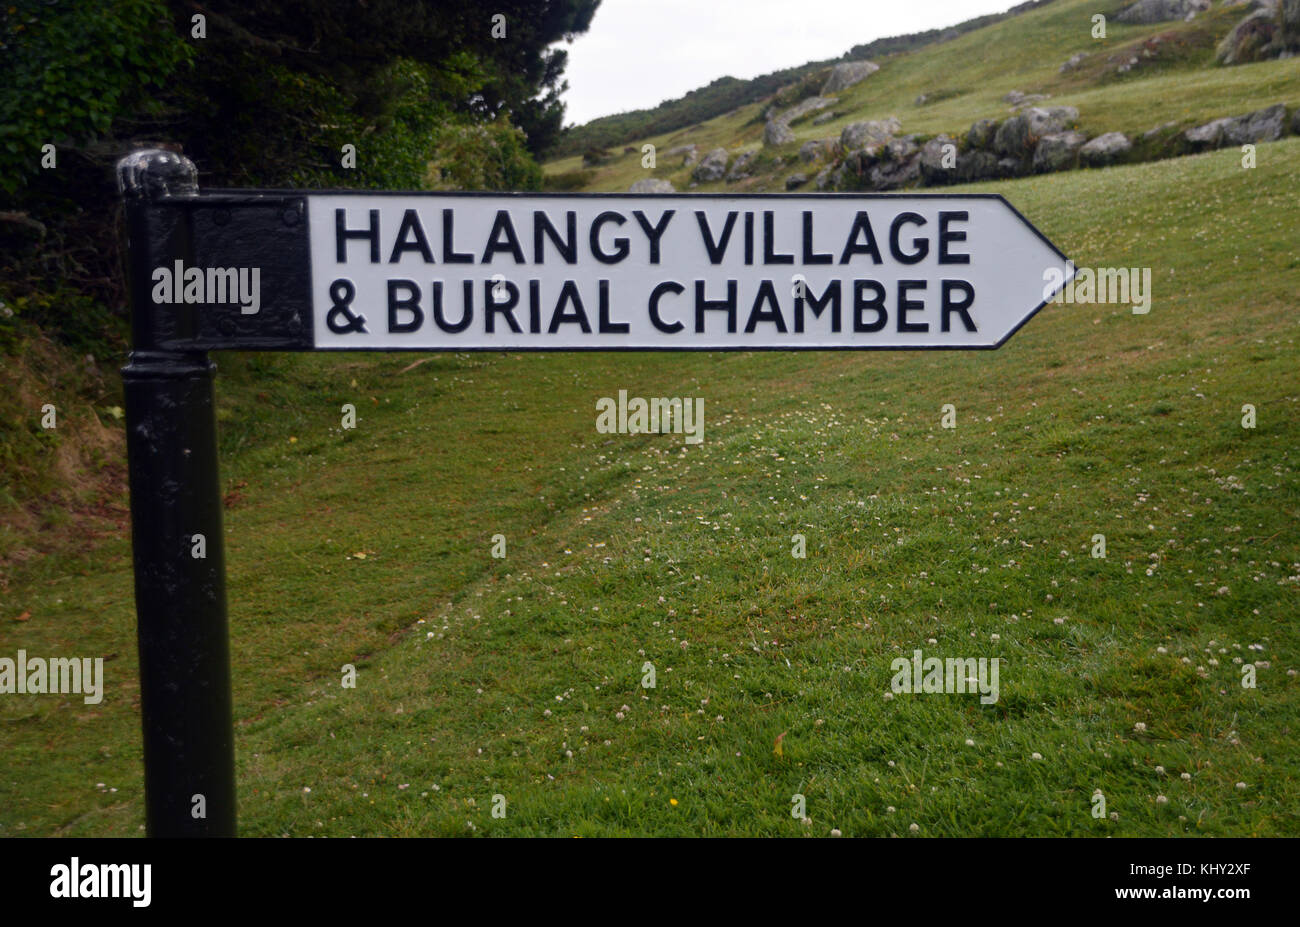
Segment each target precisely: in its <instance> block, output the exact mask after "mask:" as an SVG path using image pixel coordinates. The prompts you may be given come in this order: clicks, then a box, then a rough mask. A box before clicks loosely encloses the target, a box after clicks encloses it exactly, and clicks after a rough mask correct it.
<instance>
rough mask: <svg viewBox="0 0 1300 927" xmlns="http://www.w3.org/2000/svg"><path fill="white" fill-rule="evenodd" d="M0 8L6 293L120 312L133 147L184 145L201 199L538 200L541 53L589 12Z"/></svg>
mask: <svg viewBox="0 0 1300 927" xmlns="http://www.w3.org/2000/svg"><path fill="white" fill-rule="evenodd" d="M0 4H2V5H0V196H3V198H4V201H3V202H0V299H4V298H5V297H6V296H7V297H9V305H10V306H11V307H12V306H15V305H20V304H19V303H18V297H26V298H25V299H24V300H23V303H22V304H21V305H24V306H28V307H37V306H51V307H53V306H57V305H58V304H59V302H60V299H58V298H49V297H50V296H51V294H56V295H57V294H60V293H66V294H67V298H68V300H70V301H71V300H73V299H74V297H88V298H92V299H95V300H97V301H98V302H100V303H101V304H105V305H108V306H111V307H114V308H116V307H120V306H121V305H122V304H123V303H124V292H123V286H122V281H121V273H120V266H121V262H120V253H119V246H118V242H117V210H116V191H115V189H114V181H113V174H112V168H113V165H114V163H115V162H116V160H117V159H118V158H119V157H121V156H122V155H123V154H125V153H126V152H127V151H129V150H130V149H132V148H135V147H141V146H144V145H159V144H161V145H163V146H166V147H172V148H175V149H176V150H178V151H181V152H183V153H184V154H185V155H186V156H188V157H190V158H191V159H193V160H194V161H195V163H196V164H197V165H198V168H199V172H200V174H199V176H200V184H201V185H204V186H227V187H229V186H258V187H278V186H288V187H365V188H390V189H420V188H430V187H435V186H436V187H438V188H442V189H446V188H453V187H459V188H465V189H488V188H497V189H538V188H539V187H540V185H541V173H540V170H539V169H538V167H537V164H536V161H535V156H536V154H537V153H538V152H540V151H542V150H544V149H545V148H546V147H547V146H549V145H550V144H551V143H552V142H553V140H554V138H555V137H556V135H557V134H558V133H559V131H560V126H561V121H562V118H563V104H562V103H561V102H560V93H561V92H562V91H563V90H564V88H565V84H564V82H563V71H564V65H565V60H566V55H565V52H564V50H563V49H562V48H556V47H553V46H554V45H555V44H556V43H558V42H562V41H564V40H571V39H572V37H573V36H575V35H577V34H579V33H581V32H583V31H584V30H586V29H587V27H588V26H589V24H590V23H591V19H592V16H593V15H594V12H595V10H596V7H597V6H598V4H599V0H365V2H364V3H363V2H347V3H343V2H339V0H105V2H81V0H0ZM46 145H53V146H54V156H55V158H56V159H57V165H56V166H55V167H53V168H51V167H49V166H48V165H43V163H42V156H43V154H44V153H47V152H48V151H49V149H47V148H43V146H46ZM348 145H350V146H353V147H354V148H355V154H356V156H355V167H351V166H349V165H346V164H345V163H344V146H348ZM38 297H39V298H38ZM28 314H29V317H30V318H33V319H35V320H36V321H37V322H39V323H40V324H42V325H44V326H46V327H49V328H52V329H55V330H58V329H60V328H61V323H60V320H59V318H58V316H57V315H56V314H54V313H53V312H51V313H50V314H48V315H45V314H41V313H31V312H29V313H28ZM0 324H3V321H2V320H0Z"/></svg>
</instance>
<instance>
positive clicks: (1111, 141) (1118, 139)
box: [1079, 132, 1133, 167]
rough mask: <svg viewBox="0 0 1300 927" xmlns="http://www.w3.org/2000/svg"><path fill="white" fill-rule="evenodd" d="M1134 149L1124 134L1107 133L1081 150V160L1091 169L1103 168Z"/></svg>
mask: <svg viewBox="0 0 1300 927" xmlns="http://www.w3.org/2000/svg"><path fill="white" fill-rule="evenodd" d="M1132 148H1133V143H1132V142H1131V141H1129V138H1128V136H1127V135H1125V134H1124V133H1123V132H1107V133H1106V134H1105V135H1098V136H1097V137H1096V138H1094V139H1093V140H1092V141H1090V142H1088V143H1087V144H1086V145H1084V146H1083V147H1082V148H1080V149H1079V160H1080V161H1081V162H1083V163H1084V164H1086V165H1088V166H1089V167H1103V166H1105V165H1107V164H1114V163H1115V162H1116V161H1118V160H1119V159H1120V158H1122V157H1124V155H1126V154H1128V153H1129V151H1131V150H1132Z"/></svg>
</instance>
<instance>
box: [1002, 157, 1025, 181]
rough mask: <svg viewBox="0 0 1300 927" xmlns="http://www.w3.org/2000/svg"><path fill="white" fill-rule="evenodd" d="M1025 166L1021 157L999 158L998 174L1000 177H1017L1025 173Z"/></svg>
mask: <svg viewBox="0 0 1300 927" xmlns="http://www.w3.org/2000/svg"><path fill="white" fill-rule="evenodd" d="M1024 169H1025V166H1024V164H1023V163H1022V162H1021V160H1020V159H1019V158H999V159H998V175H999V176H1000V177H1016V176H1018V175H1019V174H1022V173H1024Z"/></svg>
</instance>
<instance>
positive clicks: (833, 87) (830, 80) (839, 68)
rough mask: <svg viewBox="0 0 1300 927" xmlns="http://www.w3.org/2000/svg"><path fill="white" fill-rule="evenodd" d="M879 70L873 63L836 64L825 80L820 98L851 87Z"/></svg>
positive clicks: (850, 62)
mask: <svg viewBox="0 0 1300 927" xmlns="http://www.w3.org/2000/svg"><path fill="white" fill-rule="evenodd" d="M879 70H880V65H878V64H876V63H875V62H874V61H845V62H843V63H841V64H837V65H835V67H833V68H831V73H830V76H829V77H827V78H826V83H825V85H824V86H823V87H822V96H826V95H827V94H828V93H837V92H838V91H841V90H845V89H847V88H849V87H852V86H853V85H854V84H856V83H860V82H861V81H863V80H866V79H867V78H868V77H870V76H871V75H872V74H875V73H876V72H877V71H879Z"/></svg>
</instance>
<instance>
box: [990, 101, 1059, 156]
mask: <svg viewBox="0 0 1300 927" xmlns="http://www.w3.org/2000/svg"><path fill="white" fill-rule="evenodd" d="M1078 118H1079V111H1078V110H1077V109H1075V108H1074V107H1073V106H1049V107H1041V106H1031V107H1030V108H1029V109H1027V110H1025V111H1024V112H1023V113H1020V114H1018V115H1015V116H1012V117H1011V118H1010V119H1008V120H1007V121H1006V122H1004V123H1002V125H1000V126H998V131H997V134H996V135H995V136H994V137H993V147H994V149H995V150H996V151H997V153H998V154H1000V155H1002V156H1004V157H1008V158H1022V157H1024V156H1025V155H1026V154H1027V153H1028V152H1029V151H1031V150H1032V149H1033V148H1034V146H1035V145H1036V144H1037V142H1038V140H1039V139H1041V138H1042V137H1043V136H1045V135H1054V134H1058V133H1061V132H1064V131H1065V130H1066V129H1067V128H1068V127H1069V126H1070V125H1071V124H1073V123H1074V122H1075V121H1076V120H1077V119H1078Z"/></svg>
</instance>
